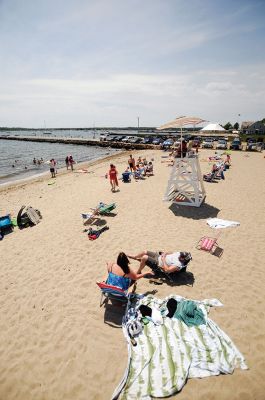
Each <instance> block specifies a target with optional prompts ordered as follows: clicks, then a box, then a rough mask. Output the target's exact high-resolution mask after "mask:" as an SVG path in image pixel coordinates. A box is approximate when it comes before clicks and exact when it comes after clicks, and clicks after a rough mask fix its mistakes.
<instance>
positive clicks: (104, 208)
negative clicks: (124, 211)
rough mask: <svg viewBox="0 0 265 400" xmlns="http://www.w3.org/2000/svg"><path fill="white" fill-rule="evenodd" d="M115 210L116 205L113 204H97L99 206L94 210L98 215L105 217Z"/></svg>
mask: <svg viewBox="0 0 265 400" xmlns="http://www.w3.org/2000/svg"><path fill="white" fill-rule="evenodd" d="M115 208H116V204H115V203H111V204H105V203H99V205H98V207H97V208H96V210H97V212H98V214H99V215H107V214H109V213H110V212H111V211H113V210H114V209H115Z"/></svg>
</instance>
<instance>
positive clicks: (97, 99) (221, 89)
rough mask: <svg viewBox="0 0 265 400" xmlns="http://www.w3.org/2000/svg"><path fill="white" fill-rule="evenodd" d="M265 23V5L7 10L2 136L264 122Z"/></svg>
mask: <svg viewBox="0 0 265 400" xmlns="http://www.w3.org/2000/svg"><path fill="white" fill-rule="evenodd" d="M264 15H265V0H229V1H228V0H189V1H187V0H23V1H21V0H0V126H2V127H3V126H6V127H29V128H43V127H44V126H45V125H46V126H47V128H59V127H65V128H70V127H76V128H85V127H93V126H96V127H97V126H98V127H104V126H108V127H114V126H115V127H127V126H137V124H138V117H139V125H140V127H141V126H160V125H162V124H164V123H166V122H168V121H171V120H173V119H174V118H176V117H179V116H184V115H185V116H196V117H201V118H203V119H205V120H207V121H210V122H215V123H221V124H225V123H226V122H231V123H232V124H234V123H235V122H239V123H241V122H242V121H256V120H261V119H263V118H264V117H265V107H264V103H265V18H264ZM239 114H240V115H239ZM44 121H45V122H44Z"/></svg>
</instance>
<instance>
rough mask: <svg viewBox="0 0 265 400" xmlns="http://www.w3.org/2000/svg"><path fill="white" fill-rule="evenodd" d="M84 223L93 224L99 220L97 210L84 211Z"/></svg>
mask: <svg viewBox="0 0 265 400" xmlns="http://www.w3.org/2000/svg"><path fill="white" fill-rule="evenodd" d="M81 216H82V218H83V223H84V225H92V224H93V223H94V222H96V221H98V220H99V219H100V218H99V216H98V213H97V211H95V210H94V211H93V212H91V213H82V214H81Z"/></svg>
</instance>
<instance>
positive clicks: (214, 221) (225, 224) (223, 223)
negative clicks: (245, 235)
mask: <svg viewBox="0 0 265 400" xmlns="http://www.w3.org/2000/svg"><path fill="white" fill-rule="evenodd" d="M207 224H208V225H209V226H210V227H211V228H215V229H221V228H229V227H231V226H238V225H240V222H237V221H227V220H225V219H219V218H210V219H207Z"/></svg>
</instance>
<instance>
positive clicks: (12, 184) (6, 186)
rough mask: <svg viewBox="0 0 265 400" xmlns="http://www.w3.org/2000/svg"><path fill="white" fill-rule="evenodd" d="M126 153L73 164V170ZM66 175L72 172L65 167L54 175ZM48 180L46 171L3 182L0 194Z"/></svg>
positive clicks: (48, 172) (94, 164) (125, 151)
mask: <svg viewBox="0 0 265 400" xmlns="http://www.w3.org/2000/svg"><path fill="white" fill-rule="evenodd" d="M126 153H128V150H124V151H120V152H116V153H114V154H112V155H107V156H104V157H101V158H98V159H93V160H91V161H82V162H80V163H76V164H74V166H75V168H74V170H75V169H82V168H89V167H92V166H96V165H97V164H99V165H100V164H101V163H103V162H106V161H108V160H111V159H113V158H115V157H116V156H122V155H123V154H126ZM73 172H74V171H73ZM68 173H69V174H71V173H72V171H71V170H67V169H66V167H62V168H59V169H58V173H57V174H56V177H57V176H58V177H59V176H63V175H66V174H68ZM49 179H52V178H51V173H50V171H49V170H48V171H45V172H42V173H40V174H36V175H31V176H29V177H27V178H22V179H16V180H13V181H8V182H4V183H2V184H0V193H1V192H4V191H6V190H8V191H9V190H11V189H15V188H18V187H21V186H26V185H30V184H32V183H35V182H43V181H46V180H49ZM55 179H56V178H55Z"/></svg>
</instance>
